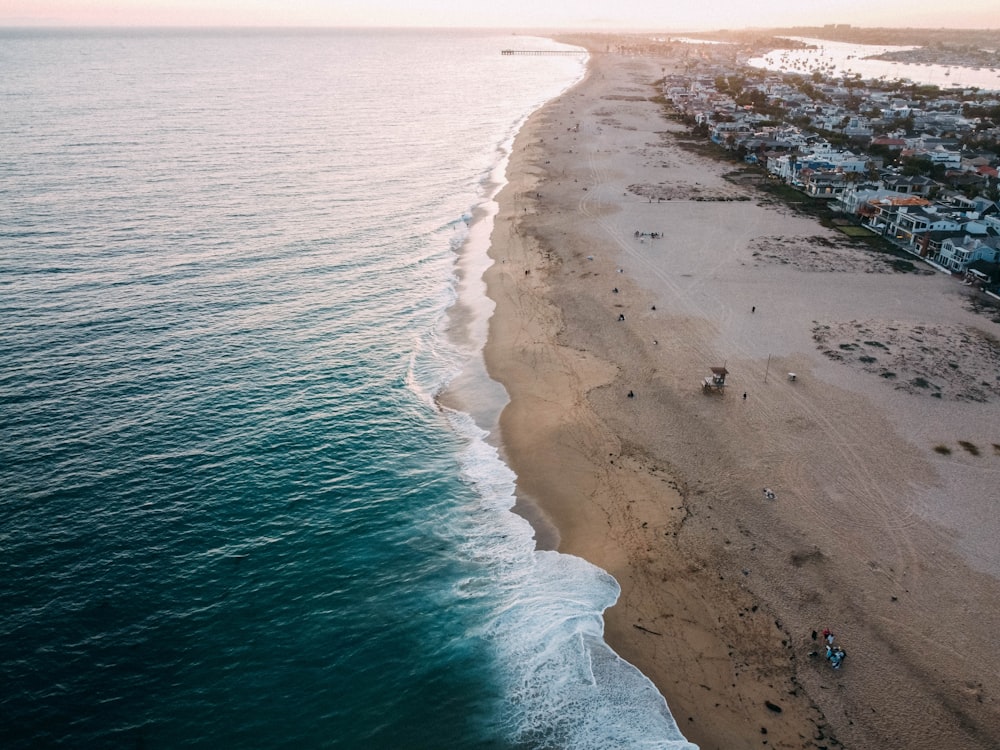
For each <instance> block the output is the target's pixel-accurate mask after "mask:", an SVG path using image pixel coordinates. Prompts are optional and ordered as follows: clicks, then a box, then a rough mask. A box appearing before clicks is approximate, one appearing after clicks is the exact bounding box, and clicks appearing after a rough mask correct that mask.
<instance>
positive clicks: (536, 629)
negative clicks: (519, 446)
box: [450, 413, 695, 748]
mask: <svg viewBox="0 0 1000 750" xmlns="http://www.w3.org/2000/svg"><path fill="white" fill-rule="evenodd" d="M450 420H451V422H452V424H453V425H454V427H455V429H456V431H457V432H458V433H459V434H460V435H461V436H462V437H463V438H464V439H465V440H466V441H467V442H466V446H465V449H464V451H463V454H462V475H463V478H464V479H465V481H466V482H468V483H469V484H470V485H472V486H474V487H475V490H476V495H477V496H478V499H479V507H478V508H476V509H474V512H473V513H472V514H471V516H470V518H469V519H468V521H467V523H466V524H465V525H464V529H465V532H466V533H467V534H468V536H467V538H466V539H465V540H464V541H463V542H462V543H461V544H460V546H459V548H460V549H462V550H463V551H464V553H465V554H466V555H468V556H469V557H470V558H474V559H476V560H477V562H478V563H479V564H480V565H481V566H482V569H483V571H484V573H485V575H486V576H487V577H488V586H484V587H483V588H482V590H480V592H479V593H480V594H482V593H483V592H484V591H488V594H486V596H487V598H488V600H489V607H488V613H489V614H488V617H487V619H486V620H485V621H484V622H483V623H481V625H480V626H479V627H478V628H477V629H476V630H475V631H474V633H472V634H473V635H474V636H476V637H478V638H483V639H486V640H487V641H488V642H489V643H490V644H491V645H492V648H493V650H494V652H495V654H496V659H497V668H498V671H499V680H500V682H501V684H502V686H503V689H504V699H505V700H504V705H503V706H502V708H501V710H500V716H501V722H502V724H503V727H504V729H505V730H506V731H507V732H509V733H511V734H512V736H513V737H514V739H515V740H516V742H518V743H527V744H530V745H531V746H536V747H572V748H608V747H629V748H633V747H634V748H694V747H695V746H694V745H692V744H691V743H689V742H687V740H686V739H685V738H684V737H683V735H682V734H681V732H680V730H679V729H678V727H677V724H676V722H675V721H674V719H673V716H672V715H671V714H670V711H669V709H668V707H667V704H666V701H664V699H663V697H662V696H661V695H660V694H659V692H658V691H657V689H656V687H655V686H654V685H653V684H652V683H651V682H650V681H649V680H648V679H647V678H646V677H645V676H644V675H643V674H642V673H640V672H639V670H637V669H636V668H635V667H633V666H632V665H631V664H629V663H628V662H626V661H624V660H623V659H621V658H620V657H619V656H618V655H617V654H615V652H614V651H613V650H612V649H611V648H610V647H609V646H608V645H607V644H606V643H605V642H604V638H603V635H604V621H603V612H604V610H605V609H607V608H608V607H610V606H611V605H613V604H614V603H615V601H617V599H618V595H619V593H620V588H619V586H618V583H617V581H615V580H614V578H613V577H611V576H610V575H609V574H608V573H606V572H605V571H603V570H601V569H600V568H598V567H596V566H594V565H591V564H590V563H588V562H586V561H585V560H582V559H581V558H578V557H574V556H572V555H566V554H561V553H558V552H552V551H542V550H536V549H535V548H534V542H533V531H532V529H531V527H530V525H529V524H528V523H527V522H526V521H525V520H524V519H523V518H521V517H520V516H518V515H515V514H514V513H513V512H511V511H512V508H513V505H514V480H515V476H514V474H513V472H512V471H511V470H510V469H509V468H508V467H507V466H506V465H505V464H504V463H503V462H502V460H501V459H500V457H499V455H498V453H497V449H496V448H494V447H493V446H491V445H489V444H488V443H487V442H486V437H487V434H486V433H485V432H484V431H483V430H481V429H480V428H479V427H477V426H476V425H475V423H474V422H473V421H472V419H471V418H470V417H468V415H465V414H461V413H452V414H451V415H450ZM485 583H486V582H485V581H467V582H466V584H465V585H466V586H469V587H474V588H477V589H478V588H479V586H480V584H485Z"/></svg>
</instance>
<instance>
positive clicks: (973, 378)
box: [485, 40, 1000, 750]
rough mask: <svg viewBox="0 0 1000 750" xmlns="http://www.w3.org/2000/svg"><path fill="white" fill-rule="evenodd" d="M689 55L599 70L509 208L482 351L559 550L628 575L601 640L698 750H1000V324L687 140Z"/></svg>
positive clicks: (534, 137)
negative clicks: (833, 642) (668, 87)
mask: <svg viewBox="0 0 1000 750" xmlns="http://www.w3.org/2000/svg"><path fill="white" fill-rule="evenodd" d="M587 43H588V44H591V45H592V46H593V47H594V48H595V49H598V48H599V49H600V50H602V51H603V50H604V49H605V44H604V42H603V41H598V42H596V43H595V42H593V41H592V40H587ZM670 64H671V63H670V62H669V61H664V60H658V59H655V58H654V57H651V56H648V55H647V56H625V55H620V54H594V55H593V56H592V58H591V65H590V72H589V75H588V77H587V79H586V80H585V81H584V82H582V83H581V84H580V85H578V86H577V87H576V88H574V89H572V90H570V91H569V92H567V93H566V94H564V95H563V96H562V97H560V98H559V99H557V100H555V101H553V102H551V103H549V104H548V105H547V106H546V107H544V108H543V109H542V110H540V111H539V112H538V113H536V114H535V115H534V116H533V117H532V118H531V120H530V121H529V123H528V124H527V125H526V126H525V128H524V129H523V130H522V132H521V133H520V135H519V136H518V138H517V140H516V143H515V148H514V153H513V155H512V157H511V162H510V165H509V169H508V178H509V183H508V185H507V186H506V187H505V188H504V190H503V191H502V193H501V194H500V197H499V202H500V211H499V214H498V215H497V217H496V220H495V225H494V230H493V235H492V242H491V247H492V249H491V256H492V257H493V259H494V261H495V262H494V265H493V266H492V267H491V268H490V269H489V270H488V271H487V272H486V276H485V278H486V281H487V287H488V290H489V295H490V296H491V297H492V298H493V300H494V301H495V302H496V305H497V307H496V311H495V314H494V316H493V318H492V320H491V323H490V331H489V340H488V343H487V347H486V351H485V357H486V362H487V366H488V369H489V372H490V373H491V375H492V376H493V377H495V378H496V379H497V380H499V381H500V382H502V383H503V384H504V385H505V386H506V388H507V390H508V392H509V394H510V399H511V400H510V403H509V405H508V406H507V407H506V408H505V409H504V411H503V413H502V415H501V420H500V425H501V433H502V439H503V445H504V451H505V456H506V458H507V460H508V461H509V463H510V465H511V466H512V468H513V469H514V470H515V471H516V473H517V475H518V493H519V499H520V502H521V503H522V505H523V506H524V507H525V508H531V509H532V513H534V514H541V516H542V517H543V519H544V520H545V521H546V522H547V523H548V524H551V526H550V527H549V526H546V525H545V524H539V528H554V529H555V530H556V531H555V532H553V533H543V534H540V535H539V541H540V544H542V545H545V544H551V545H553V546H557V547H558V549H559V550H561V551H563V552H567V553H572V554H576V555H579V556H581V557H584V558H586V559H587V560H590V561H591V562H593V563H595V564H597V565H599V566H600V567H602V568H604V569H606V570H608V571H609V572H611V573H612V574H613V575H614V576H615V578H616V579H617V580H618V581H619V583H620V584H621V586H622V596H621V599H620V601H619V602H618V604H617V605H615V606H614V607H613V608H612V609H610V610H609V611H608V612H607V613H606V622H607V632H606V636H607V640H608V642H609V643H610V644H611V645H612V646H613V647H614V648H615V649H616V650H617V651H618V652H619V653H620V654H621V655H622V656H623V657H624V658H626V659H627V660H629V661H630V662H632V663H633V664H635V665H637V666H638V667H639V668H640V669H641V670H642V671H643V672H644V673H645V674H646V675H648V676H649V677H650V678H651V679H652V680H653V681H654V682H655V683H656V685H657V686H658V687H659V689H660V691H661V692H662V693H663V695H664V696H665V697H666V699H667V702H668V704H669V706H670V708H671V710H672V711H673V713H674V715H675V717H676V719H677V721H678V724H679V725H680V727H681V730H682V731H683V732H684V733H685V734H686V735H687V736H688V737H689V738H690V739H691V740H692V741H694V742H696V743H698V744H699V745H700V746H701V747H702V748H703V750H713V749H715V748H720V749H722V748H725V749H726V750H736V749H738V748H750V747H754V748H760V747H772V748H823V747H831V748H832V747H840V746H843V747H847V748H854V749H858V750H860V749H869V748H870V749H871V750H875V749H878V750H883V749H884V748H906V749H907V750H914V749H916V748H935V750H939V749H940V748H950V749H951V750H957V749H964V748H969V749H972V748H981V749H983V750H986V749H987V748H997V747H1000V702H998V699H1000V681H998V676H1000V656H998V654H1000V649H998V648H997V647H996V645H995V644H994V643H993V642H992V639H993V637H995V635H996V634H997V633H998V632H1000V606H998V604H1000V584H998V577H1000V545H998V544H997V539H998V531H1000V516H998V513H997V505H998V498H1000V491H998V489H997V485H998V481H997V480H998V478H1000V424H998V420H997V416H998V414H1000V382H998V380H997V374H998V372H1000V368H998V347H997V339H996V337H998V336H1000V326H998V325H997V324H996V323H994V322H992V321H991V320H990V318H989V317H988V316H986V315H982V314H977V313H976V312H974V311H973V310H972V309H971V306H970V302H969V299H968V290H967V289H966V288H965V287H962V286H961V285H960V284H959V283H958V282H957V281H956V280H955V279H952V278H948V277H946V276H944V275H942V274H925V273H908V274H907V273H897V272H892V270H891V268H889V267H887V266H886V264H885V263H884V262H883V261H882V260H881V259H879V258H878V257H877V256H873V255H872V253H871V252H870V251H865V250H861V249H858V248H856V247H852V246H850V245H849V243H848V244H845V243H844V242H843V241H842V238H838V237H837V236H835V233H834V232H832V231H830V230H826V229H824V228H823V227H821V226H819V225H818V224H817V223H816V222H814V221H812V220H810V219H806V218H801V217H797V216H795V215H794V214H793V213H791V212H790V211H788V210H787V209H783V208H782V207H780V206H776V205H774V204H773V202H772V201H769V200H766V199H764V198H763V197H762V196H761V195H759V194H756V193H754V192H753V188H752V187H749V186H741V185H738V184H734V183H733V182H731V181H727V180H726V179H724V178H723V176H722V175H723V174H724V173H726V172H728V171H730V170H731V169H732V168H733V167H732V165H725V164H722V163H718V162H713V161H710V160H707V159H705V158H702V157H700V156H697V155H695V154H693V153H691V152H689V151H686V150H683V149H681V148H679V147H678V145H677V140H676V138H677V134H678V133H682V132H683V128H681V127H680V126H679V125H677V124H676V123H673V122H671V121H669V120H667V119H666V118H665V117H664V116H663V113H662V109H661V107H660V106H659V105H658V104H656V103H655V102H654V101H652V100H651V98H652V97H653V96H654V95H655V94H656V93H657V92H656V90H655V89H654V88H653V86H652V83H653V82H654V81H655V80H656V79H657V78H659V77H660V76H661V75H662V70H663V68H664V67H665V66H668V65H670ZM636 231H638V232H640V233H646V232H658V233H662V235H663V236H662V237H661V238H655V239H654V238H652V237H649V236H643V237H636V236H635V232H636ZM615 289H617V292H616V291H614V290H615ZM754 308H755V311H753V312H752V310H753V309H754ZM620 316H624V320H620V319H619V318H620ZM723 364H724V365H725V366H726V367H727V368H728V370H729V372H730V375H729V386H728V388H726V389H725V392H724V393H705V392H703V391H702V388H701V381H702V378H703V377H704V376H706V375H707V374H708V373H709V368H710V367H712V366H718V365H723ZM789 372H794V373H796V380H795V381H794V382H793V381H791V380H789V378H788V375H787V373H789ZM629 391H632V392H633V393H634V397H632V398H630V397H628V396H627V394H628V393H629ZM744 393H745V394H746V397H745V398H744V397H743V396H744ZM764 487H768V488H771V489H773V491H774V492H775V495H776V497H775V499H773V500H768V499H766V498H765V497H764V495H763V492H762V489H763V488H764ZM529 515H531V513H529ZM536 520H537V519H536ZM824 627H829V628H831V629H832V630H833V631H834V632H835V633H836V636H837V641H838V642H839V643H840V644H841V645H842V646H843V647H844V648H845V649H846V650H847V652H848V656H847V658H846V660H845V663H844V666H843V668H842V669H840V670H839V671H834V670H833V669H831V667H830V665H829V663H827V662H826V661H825V660H824V659H823V658H821V657H820V658H817V657H813V656H810V652H813V651H816V650H821V649H820V646H819V641H816V640H814V639H813V631H821V630H822V629H823V628H824Z"/></svg>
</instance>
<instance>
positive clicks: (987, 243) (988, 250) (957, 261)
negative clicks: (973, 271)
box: [935, 235, 1000, 273]
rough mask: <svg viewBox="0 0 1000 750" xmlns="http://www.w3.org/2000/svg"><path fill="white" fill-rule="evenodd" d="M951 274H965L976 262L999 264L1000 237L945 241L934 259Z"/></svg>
mask: <svg viewBox="0 0 1000 750" xmlns="http://www.w3.org/2000/svg"><path fill="white" fill-rule="evenodd" d="M935 260H936V262H937V263H939V264H940V265H942V266H944V267H945V268H947V269H948V270H950V271H952V272H953V273H965V271H966V270H967V269H968V268H969V266H971V265H972V264H973V263H974V262H976V261H985V262H986V263H1000V237H997V236H995V235H990V236H988V237H973V236H971V235H965V236H963V237H955V238H950V239H947V240H945V241H944V242H942V243H941V250H940V252H939V253H938V255H937V258H936V259H935Z"/></svg>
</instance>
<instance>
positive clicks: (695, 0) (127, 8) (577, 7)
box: [0, 0, 1000, 31]
mask: <svg viewBox="0 0 1000 750" xmlns="http://www.w3.org/2000/svg"><path fill="white" fill-rule="evenodd" d="M959 7H960V8H961V11H960V12H956V11H955V5H953V4H952V3H951V2H949V0H908V2H906V3H902V4H900V3H893V2H877V1H876V0H750V1H748V0H714V1H713V2H705V1H704V0H485V2H484V1H483V0H0V26H35V25H46V26H47V25H60V26H423V27H494V28H503V29H546V28H567V29H578V28H587V29H595V30H597V29H660V30H665V31H684V30H688V31H694V30H716V29H724V28H726V29H737V28H745V27H787V26H819V25H823V24H829V23H849V24H853V25H855V26H868V27H872V26H905V27H914V28H917V27H919V28H928V27H929V28H939V27H946V28H965V29H973V28H992V29H996V28H1000V0H961V4H960V6H959Z"/></svg>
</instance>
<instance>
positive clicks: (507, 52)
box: [500, 49, 587, 55]
mask: <svg viewBox="0 0 1000 750" xmlns="http://www.w3.org/2000/svg"><path fill="white" fill-rule="evenodd" d="M500 54H501V55H585V54H587V53H586V51H585V50H582V49H580V50H576V49H502V50H500Z"/></svg>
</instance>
